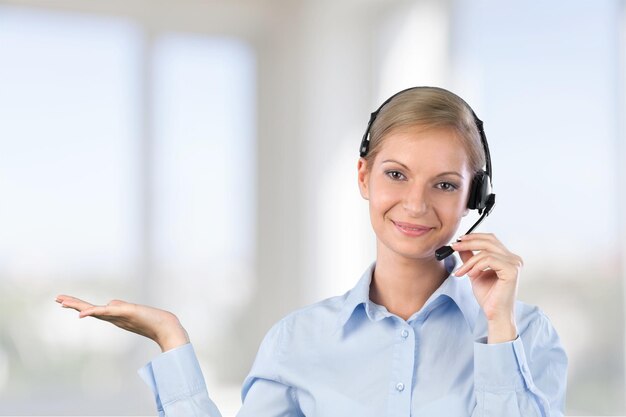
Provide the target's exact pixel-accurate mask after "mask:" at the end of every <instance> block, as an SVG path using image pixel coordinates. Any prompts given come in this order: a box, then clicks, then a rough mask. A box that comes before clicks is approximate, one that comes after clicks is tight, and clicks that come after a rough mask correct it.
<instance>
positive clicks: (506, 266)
mask: <svg viewBox="0 0 626 417" xmlns="http://www.w3.org/2000/svg"><path fill="white" fill-rule="evenodd" d="M460 239H461V241H460V242H456V243H453V244H452V245H451V246H452V248H453V249H454V250H456V251H458V252H459V256H460V257H461V260H462V261H463V265H462V266H461V267H460V268H459V269H457V270H456V271H455V273H454V274H455V275H456V276H463V275H465V274H467V276H468V277H469V279H470V281H471V283H472V290H473V292H474V296H475V297H476V300H477V301H478V304H480V306H481V307H482V309H483V312H484V313H485V316H486V317H487V323H488V332H489V335H488V343H501V342H507V341H511V340H514V339H515V338H516V337H517V326H516V323H515V300H516V298H517V287H518V278H519V274H520V271H521V269H522V266H523V261H522V258H520V257H519V256H517V255H516V254H514V253H512V252H510V251H509V250H508V249H507V248H506V247H505V246H504V245H503V244H502V242H500V241H499V240H498V239H497V238H496V237H495V236H494V235H493V234H489V233H472V234H468V235H464V236H461V238H460ZM475 252H476V253H475Z"/></svg>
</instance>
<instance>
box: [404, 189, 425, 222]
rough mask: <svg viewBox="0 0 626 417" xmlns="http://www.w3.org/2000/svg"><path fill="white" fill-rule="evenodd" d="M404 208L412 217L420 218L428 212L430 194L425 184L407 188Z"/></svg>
mask: <svg viewBox="0 0 626 417" xmlns="http://www.w3.org/2000/svg"><path fill="white" fill-rule="evenodd" d="M402 207H403V208H404V209H405V210H406V211H407V213H408V214H409V215H411V216H415V217H417V216H420V215H422V214H424V213H426V212H427V211H428V207H429V202H428V193H427V190H426V186H425V185H424V184H417V183H416V184H414V185H413V186H412V187H407V189H406V193H405V195H404V199H403V201H402Z"/></svg>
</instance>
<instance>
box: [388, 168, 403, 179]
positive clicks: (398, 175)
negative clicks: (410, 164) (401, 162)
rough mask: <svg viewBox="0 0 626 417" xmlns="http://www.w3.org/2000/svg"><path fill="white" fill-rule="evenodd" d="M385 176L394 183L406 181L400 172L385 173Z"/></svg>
mask: <svg viewBox="0 0 626 417" xmlns="http://www.w3.org/2000/svg"><path fill="white" fill-rule="evenodd" d="M385 175H387V176H388V177H389V178H391V179H392V180H394V181H402V180H403V179H406V177H405V176H404V174H403V173H401V172H400V171H393V170H391V171H386V172H385Z"/></svg>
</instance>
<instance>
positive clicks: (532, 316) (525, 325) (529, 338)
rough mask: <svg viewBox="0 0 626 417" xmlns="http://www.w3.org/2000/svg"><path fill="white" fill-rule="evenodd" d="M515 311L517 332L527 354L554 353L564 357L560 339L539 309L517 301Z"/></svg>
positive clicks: (550, 322) (545, 315)
mask: <svg viewBox="0 0 626 417" xmlns="http://www.w3.org/2000/svg"><path fill="white" fill-rule="evenodd" d="M515 309H516V319H517V327H518V332H519V335H520V338H521V339H522V342H523V344H524V349H525V350H526V353H527V354H530V355H533V354H535V353H540V352H545V351H554V352H557V353H559V355H560V356H562V357H565V352H564V350H563V347H562V344H561V339H560V337H559V335H558V333H557V331H556V329H555V327H554V325H553V324H552V321H551V320H550V318H549V317H548V315H547V314H546V313H545V312H544V311H543V310H542V309H541V308H539V307H537V306H535V305H532V304H527V303H524V302H521V301H517V302H516V304H515Z"/></svg>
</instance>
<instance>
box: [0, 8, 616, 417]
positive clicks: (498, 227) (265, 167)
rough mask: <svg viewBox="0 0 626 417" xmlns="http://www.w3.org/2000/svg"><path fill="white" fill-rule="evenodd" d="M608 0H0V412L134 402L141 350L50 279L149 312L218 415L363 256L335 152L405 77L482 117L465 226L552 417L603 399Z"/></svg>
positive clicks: (607, 356) (609, 264) (612, 355)
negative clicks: (490, 187) (556, 371)
mask: <svg viewBox="0 0 626 417" xmlns="http://www.w3.org/2000/svg"><path fill="white" fill-rule="evenodd" d="M625 10H626V8H625V2H624V1H623V0H597V1H594V2H590V1H586V0H570V1H553V2H545V1H539V0H529V1H509V2H501V1H496V0H444V1H442V0H417V1H416V0H412V1H408V0H402V1H400V0H398V1H389V0H341V1H337V0H332V1H331V0H298V1H296V0H203V1H201V0H179V1H176V2H175V1H164V0H158V1H157V0H135V1H122V0H111V1H106V2H103V1H96V0H54V1H49V0H21V1H0V295H1V297H0V414H4V415H7V414H11V415H36V414H46V415H61V414H64V415H78V414H80V415H105V414H106V415H154V414H155V413H156V412H155V405H154V401H153V398H152V395H151V393H150V391H149V389H148V388H147V387H146V386H144V385H143V383H142V382H141V380H140V379H139V377H138V376H137V374H136V372H135V371H136V369H138V368H140V367H142V366H143V365H144V364H145V363H147V362H148V361H149V360H151V359H152V358H153V357H155V356H156V355H158V353H159V352H160V350H159V349H158V347H157V346H156V344H154V343H152V342H150V341H147V340H144V339H142V338H140V337H138V336H136V335H133V334H128V333H125V332H123V331H121V330H119V329H117V328H114V327H113V326H111V325H109V324H107V323H101V322H99V321H97V320H95V319H91V318H87V319H84V320H78V319H77V318H76V316H77V314H76V313H75V312H73V311H70V310H64V309H61V308H59V306H58V305H57V304H56V303H55V302H54V299H55V296H56V295H57V294H63V293H65V294H72V295H76V296H79V297H81V298H84V299H87V300H89V301H92V302H94V303H100V304H102V303H106V302H108V301H109V300H111V299H114V298H119V299H126V300H131V301H134V302H138V303H145V304H151V305H155V306H159V307H161V308H165V309H168V310H171V311H173V312H175V313H176V314H177V315H178V316H179V317H180V319H181V321H182V322H183V324H184V325H185V326H186V328H187V330H188V331H189V333H190V335H191V338H192V341H193V343H194V345H195V348H196V351H197V352H198V354H199V357H200V360H201V363H202V366H203V370H204V373H205V377H206V380H207V384H208V387H209V391H210V392H211V396H212V397H213V399H214V400H215V401H216V403H217V404H218V405H219V406H220V408H221V409H222V411H223V412H224V414H225V415H228V414H234V412H235V411H236V410H237V409H238V405H239V388H240V386H241V383H242V381H243V378H244V377H245V375H246V373H247V372H248V370H249V368H250V366H251V364H252V361H253V359H254V355H255V353H256V350H257V348H258V345H259V343H260V341H261V339H262V337H263V335H264V334H265V332H266V331H267V330H268V329H269V327H270V326H271V325H272V324H273V323H274V322H276V321H277V320H279V319H280V318H281V317H283V316H284V315H285V314H287V313H288V312H290V311H292V310H294V309H296V308H298V307H301V306H304V305H306V304H310V303H312V302H315V301H317V300H320V299H322V298H326V297H329V296H333V295H338V294H341V293H343V292H345V291H347V290H348V289H350V288H351V287H352V286H353V285H354V284H355V282H356V281H357V280H358V278H359V277H360V275H361V273H362V272H363V271H364V270H365V268H366V267H367V266H368V265H369V264H370V262H371V261H373V260H374V255H375V251H374V242H375V240H374V235H373V232H372V231H371V227H370V224H369V217H368V212H367V205H366V203H365V202H364V201H363V200H362V199H361V198H360V195H359V193H358V189H357V182H356V162H357V159H358V152H357V149H358V146H359V142H360V139H361V135H362V134H363V131H364V129H365V126H366V124H367V121H368V119H369V113H370V112H371V111H373V110H374V109H375V108H377V107H378V105H379V104H380V103H381V102H382V101H383V100H384V99H385V98H387V97H388V96H390V95H391V94H393V93H394V92H396V91H398V90H400V89H403V88H406V87H409V86H414V85H437V86H442V87H445V88H448V89H451V90H453V91H455V92H456V93H458V94H459V95H461V96H462V97H464V98H465V99H466V100H467V101H468V102H469V103H470V104H471V105H472V107H473V108H474V110H475V111H476V112H477V114H478V115H479V117H480V118H482V119H483V120H484V122H485V129H486V133H487V137H488V139H489V144H490V148H491V152H492V159H493V164H494V188H495V192H496V193H497V195H498V205H497V207H496V209H495V210H494V212H493V214H492V215H491V216H490V217H489V218H488V219H487V221H486V222H485V223H484V224H483V225H481V227H480V230H483V231H491V232H494V233H496V234H497V235H498V237H499V238H500V239H501V240H502V241H503V242H504V243H505V244H506V245H507V246H508V247H509V248H510V249H511V250H512V251H514V252H516V253H518V254H520V255H521V256H522V257H523V258H524V260H525V269H524V274H523V276H522V281H521V283H520V292H519V298H520V299H521V300H522V301H525V302H527V303H531V304H537V305H539V306H540V307H541V308H542V309H543V310H544V311H546V313H547V314H548V316H549V317H550V318H551V320H552V322H553V324H554V326H555V327H556V329H557V331H558V333H559V334H560V336H561V339H562V342H563V344H564V346H565V348H566V350H567V352H568V355H569V358H570V368H569V381H568V397H567V409H566V412H567V414H568V415H572V416H577V415H618V414H626V404H625V400H624V398H625V397H626V386H625V383H624V381H625V375H626V365H625V361H624V356H625V353H626V347H625V343H624V335H625V330H626V327H625V320H624V318H625V315H626V314H625V311H626V310H625V308H624V305H625V302H624V299H625V294H626V293H625V291H624V280H625V278H626V273H625V271H626V261H625V259H626V256H625V255H626V216H625V215H624V213H625V212H626V211H625V210H626V168H625V167H626V140H625V139H626V129H625V123H624V120H625V118H624V116H625V110H626V106H625V104H624V103H625V97H626V94H625V93H626V87H625V86H626V83H625V82H624V81H625V72H624V70H625V65H624V62H625V61H624V56H625V52H626V42H625V31H624V27H625V23H626V19H625V17H626V15H625ZM470 217H471V218H470ZM475 219H476V217H475V215H474V217H472V216H471V215H470V216H468V218H467V221H468V222H470V221H471V222H473V221H474V220H475ZM464 227H465V226H463V228H464Z"/></svg>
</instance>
